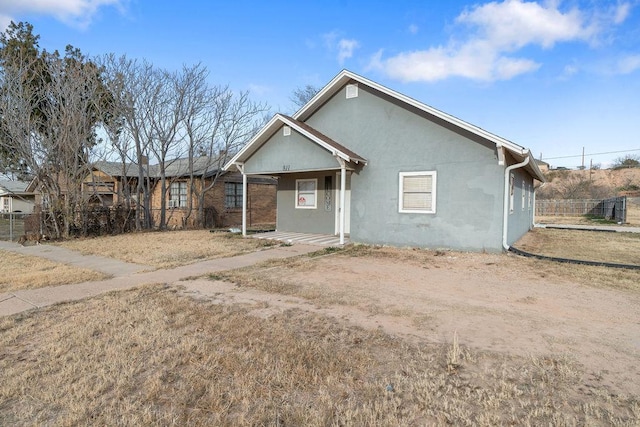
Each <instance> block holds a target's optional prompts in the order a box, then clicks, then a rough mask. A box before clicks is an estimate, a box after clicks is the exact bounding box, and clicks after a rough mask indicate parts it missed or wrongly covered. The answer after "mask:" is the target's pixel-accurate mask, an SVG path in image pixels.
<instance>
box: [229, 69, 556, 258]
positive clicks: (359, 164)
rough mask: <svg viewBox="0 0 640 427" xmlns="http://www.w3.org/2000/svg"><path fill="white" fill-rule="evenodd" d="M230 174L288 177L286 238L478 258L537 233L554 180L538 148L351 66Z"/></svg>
mask: <svg viewBox="0 0 640 427" xmlns="http://www.w3.org/2000/svg"><path fill="white" fill-rule="evenodd" d="M224 169H225V170H232V169H237V170H238V171H240V173H241V174H242V177H243V180H244V182H247V180H248V178H249V177H254V176H261V175H266V176H277V177H278V189H277V230H278V231H294V232H303V233H322V234H333V235H336V236H339V238H340V242H341V243H342V242H345V241H346V240H345V238H346V237H349V239H350V240H351V241H352V242H360V243H368V244H387V245H394V246H412V247H429V248H451V249H458V250H474V251H480V250H488V251H501V250H503V249H505V248H508V247H509V245H511V244H512V243H513V242H515V241H516V240H518V239H519V238H520V237H521V236H522V235H523V234H525V233H526V232H527V231H528V230H530V229H531V227H532V226H533V215H534V196H535V195H534V183H535V181H536V180H537V181H544V177H543V175H542V172H541V171H540V169H539V168H538V166H537V164H536V162H535V160H534V158H533V156H532V154H531V152H530V151H529V150H528V149H526V148H524V147H521V146H520V145H517V144H515V143H513V142H511V141H508V140H506V139H504V138H501V137H499V136H497V135H494V134H492V133H490V132H487V131H485V130H483V129H481V128H479V127H477V126H474V125H472V124H470V123H467V122H464V121H462V120H460V119H458V118H456V117H453V116H451V115H449V114H446V113H444V112H442V111H439V110H436V109H435V108H432V107H430V106H428V105H425V104H423V103H421V102H418V101H416V100H414V99H412V98H409V97H408V96H405V95H402V94H400V93H398V92H395V91H393V90H391V89H389V88H387V87H385V86H382V85H380V84H378V83H375V82H373V81H371V80H368V79H366V78H364V77H362V76H359V75H357V74H354V73H352V72H350V71H347V70H343V71H342V72H340V73H339V74H338V75H337V76H336V77H334V78H333V80H331V81H330V82H329V83H328V84H327V85H326V86H325V87H324V88H323V89H322V90H320V92H318V93H317V94H316V95H315V96H314V97H313V98H312V99H311V100H310V101H309V102H308V103H307V104H306V105H304V106H303V107H302V108H301V109H300V110H299V111H298V112H297V113H295V115H293V116H292V117H289V116H286V115H283V114H276V115H275V116H274V117H273V118H272V119H271V120H270V121H269V122H268V123H267V124H266V125H265V126H264V127H263V128H262V129H261V130H260V131H259V133H258V134H257V135H256V136H255V137H254V138H253V139H251V140H250V141H249V142H248V143H247V144H246V145H245V146H244V147H243V148H242V149H241V150H240V151H239V152H238V153H237V154H236V155H235V156H234V157H233V158H232V159H231V160H230V161H229V162H228V163H227V164H226V165H225V166H224ZM245 224H246V221H245ZM243 229H244V227H243Z"/></svg>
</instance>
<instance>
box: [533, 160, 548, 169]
mask: <svg viewBox="0 0 640 427" xmlns="http://www.w3.org/2000/svg"><path fill="white" fill-rule="evenodd" d="M536 164H537V165H538V168H540V170H541V171H542V172H549V169H551V166H550V165H549V163H547V162H545V161H542V160H536Z"/></svg>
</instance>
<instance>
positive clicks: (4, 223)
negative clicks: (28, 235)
mask: <svg viewBox="0 0 640 427" xmlns="http://www.w3.org/2000/svg"><path fill="white" fill-rule="evenodd" d="M31 215H32V214H27V213H19V212H7V213H0V240H9V241H12V242H15V241H17V240H18V239H19V238H20V236H22V235H23V234H25V232H26V231H25V223H26V222H28V220H27V218H28V217H29V216H31ZM27 229H28V226H27Z"/></svg>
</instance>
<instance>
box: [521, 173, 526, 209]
mask: <svg viewBox="0 0 640 427" xmlns="http://www.w3.org/2000/svg"><path fill="white" fill-rule="evenodd" d="M526 197H527V183H526V182H525V181H524V179H523V180H522V210H524V208H525V201H526V200H527V199H526Z"/></svg>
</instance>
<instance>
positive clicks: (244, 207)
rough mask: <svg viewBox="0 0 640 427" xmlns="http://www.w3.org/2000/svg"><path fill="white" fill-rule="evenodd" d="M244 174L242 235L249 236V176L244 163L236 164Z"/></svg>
mask: <svg viewBox="0 0 640 427" xmlns="http://www.w3.org/2000/svg"><path fill="white" fill-rule="evenodd" d="M236 167H237V168H238V170H239V171H240V173H241V174H242V235H243V236H246V235H247V174H245V173H244V163H236Z"/></svg>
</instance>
